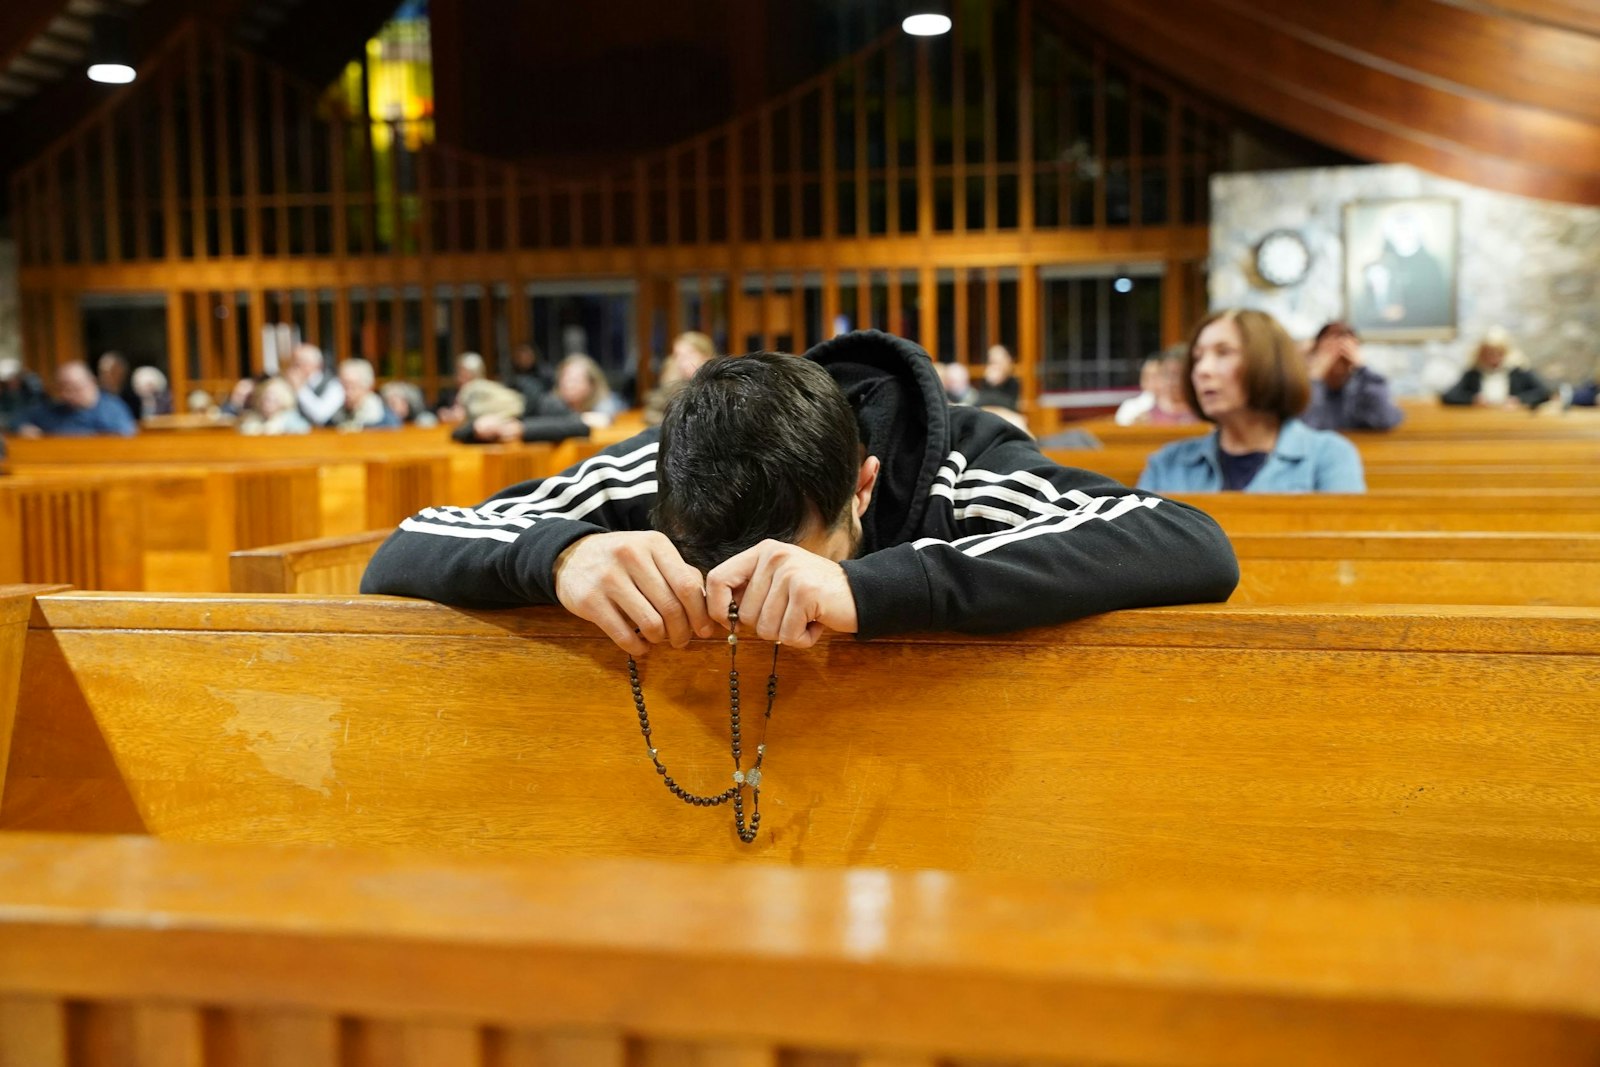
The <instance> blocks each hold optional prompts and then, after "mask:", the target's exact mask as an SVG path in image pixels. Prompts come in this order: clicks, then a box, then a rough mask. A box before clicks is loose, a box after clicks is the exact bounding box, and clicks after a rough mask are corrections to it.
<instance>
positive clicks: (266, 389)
mask: <svg viewBox="0 0 1600 1067" xmlns="http://www.w3.org/2000/svg"><path fill="white" fill-rule="evenodd" d="M239 432H240V433H242V434H250V435H252V436H256V435H260V436H272V435H276V434H286V433H310V432H311V424H310V423H309V422H307V421H306V419H305V416H304V415H301V414H300V409H299V407H298V406H297V405H296V403H295V395H294V387H293V386H291V385H290V384H289V383H288V382H287V381H285V380H284V379H282V378H268V379H267V380H266V381H264V382H262V383H261V384H260V385H258V386H256V388H255V390H254V391H253V392H252V393H251V394H250V407H249V408H248V409H247V410H246V411H245V413H244V414H243V416H241V417H240V419H239Z"/></svg>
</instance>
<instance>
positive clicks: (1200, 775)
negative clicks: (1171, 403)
mask: <svg viewBox="0 0 1600 1067" xmlns="http://www.w3.org/2000/svg"><path fill="white" fill-rule="evenodd" d="M16 626H17V627H18V629H20V627H21V624H20V623H18V624H16ZM27 627H28V628H27V631H26V634H25V636H24V637H23V638H19V639H21V640H23V641H24V642H25V655H24V663H23V665H22V669H21V683H20V693H19V698H18V714H17V719H16V728H15V734H14V740H13V744H12V753H11V760H10V768H9V771H8V774H7V778H6V784H5V792H4V800H3V802H0V824H3V825H4V826H5V827H6V828H10V829H47V830H58V831H93V832H106V833H110V832H127V833H149V834H153V835H156V836H159V837H164V838H181V839H189V840H231V841H246V842H269V843H318V844H352V845H353V844H359V845H363V846H385V847H391V846H392V847H404V848H411V849H425V850H435V851H437V850H447V851H454V852H464V851H521V852H539V853H546V854H558V853H559V854H580V855H591V856H605V855H632V856H643V857H656V858H671V859H686V860H702V861H750V860H768V861H776V862H782V863H790V864H800V865H805V866H829V867H837V866H847V865H871V866H887V867H908V868H941V869H950V870H971V871H1009V872H1016V873H1024V874H1036V875H1043V876H1049V877H1061V878H1074V879H1094V880H1101V881H1112V882H1119V883H1120V882H1126V881H1130V880H1131V881H1141V880H1142V881H1151V882H1164V881H1180V882H1188V883H1193V884H1219V885H1228V886H1233V887H1246V888H1267V889H1281V888H1306V887H1316V888H1320V889H1326V890H1339V891H1343V890H1353V891H1362V892H1365V891H1376V890H1407V891H1416V892H1425V893H1440V894H1453V895H1464V896H1474V897H1531V896H1541V897H1544V898H1547V899H1565V900H1590V901H1600V864H1597V863H1596V862H1595V858H1596V856H1597V855H1600V782H1597V781H1596V778H1595V776H1594V774H1593V773H1592V768H1593V767H1594V766H1596V765H1597V764H1600V701H1597V699H1596V697H1595V694H1596V693H1597V692H1600V612H1596V611H1594V610H1585V609H1553V608H1545V609H1538V608H1528V609H1505V608H1499V609H1494V608H1481V609H1473V608H1450V607H1441V608H1389V609H1377V608H1350V609H1346V610H1344V611H1337V612H1336V611H1333V610H1330V609H1316V608H1309V607H1301V608H1293V607H1290V608H1270V609H1269V608H1244V607H1232V606H1227V607H1224V606H1211V607H1195V608H1180V609H1161V610H1148V611H1139V612H1124V613H1119V614H1115V615H1109V616H1104V617H1100V618H1095V619H1090V620H1085V621H1083V622H1079V623H1075V624H1071V625H1068V626H1063V627H1058V628H1053V629H1046V630H1038V631H1031V632H1027V633H1021V634H1014V635H1008V636H1004V637H961V636H956V635H935V636H928V637H915V638H901V639H891V640H879V641H874V642H870V643H859V642H855V641H851V640H844V639H841V640H830V641H826V642H824V643H823V644H822V645H821V646H819V647H818V648H817V649H814V650H812V651H810V652H807V653H800V652H787V653H784V654H783V655H781V656H780V658H779V676H780V678H779V684H778V700H777V707H776V710H775V712H774V717H773V720H772V726H771V734H770V737H769V738H768V739H767V740H768V742H769V744H770V748H769V753H768V757H767V764H766V771H767V785H766V788H764V790H763V803H762V813H763V823H762V829H761V834H760V836H759V838H758V839H757V841H756V843H755V844H754V845H752V846H745V845H742V844H740V843H739V842H738V841H737V839H736V838H735V836H734V834H733V832H732V827H731V823H732V818H731V816H730V814H729V813H728V812H727V811H725V810H702V809H699V808H692V807H687V806H685V805H684V804H682V803H680V802H679V801H678V800H676V799H675V798H673V797H672V796H670V795H669V794H668V793H667V791H666V790H665V789H663V788H662V787H661V784H660V783H659V781H657V776H656V775H655V774H654V773H653V772H652V770H651V765H650V762H649V760H648V758H647V757H646V754H645V750H644V749H645V746H644V743H643V741H642V739H641V738H640V736H639V733H638V726H637V722H636V716H635V714H634V709H633V706H632V703H631V700H630V697H629V691H628V683H627V674H626V671H625V667H624V657H623V656H622V655H621V654H620V653H619V652H618V651H617V650H616V649H615V647H614V646H612V645H611V644H610V642H609V641H607V640H606V639H604V638H603V637H602V636H601V635H600V634H599V633H598V632H597V631H595V630H594V629H593V628H592V627H590V626H589V625H588V624H586V623H582V622H581V621H579V620H575V619H573V618H571V617H569V616H567V615H566V614H565V613H564V612H562V611H560V610H559V609H554V608H546V609H524V610H519V611H506V612H484V613H473V612H462V611H455V610H452V609H448V608H444V607H441V606H438V605H434V604H427V603H422V602H415V601H405V600H398V599H392V598H340V599H327V600H319V599H316V598H304V597H173V596H156V595H146V596H114V595H109V594H60V595H48V596H43V597H40V598H39V599H38V601H37V605H36V608H35V610H34V611H33V613H32V615H31V616H30V621H29V622H28V624H27ZM763 653H764V650H763V649H762V648H761V647H760V646H759V645H758V644H756V643H754V642H747V643H746V645H745V650H744V654H743V656H742V657H741V666H742V669H743V673H744V689H745V693H746V701H745V711H746V722H747V732H746V735H745V737H746V745H747V746H748V747H753V745H754V744H755V743H756V742H758V741H759V740H760V738H759V737H757V736H754V735H756V734H758V733H759V730H760V727H759V725H758V715H757V712H758V710H759V704H758V697H757V696H756V694H759V693H760V691H761V689H762V688H763V686H762V682H763V680H764V679H763V675H764V674H765V673H766V668H765V664H766V660H765V656H764V654H763ZM726 663H727V645H726V644H725V643H724V642H722V641H700V642H695V643H694V644H693V645H692V646H691V647H690V648H689V649H687V650H684V651H681V652H674V651H671V650H667V649H659V650H657V651H656V653H654V654H653V655H652V656H651V657H649V658H648V659H647V660H646V661H645V662H644V663H643V665H642V669H641V675H642V680H643V684H644V690H645V693H646V697H647V700H648V701H649V706H650V710H651V714H652V721H653V724H654V727H655V737H654V741H655V744H656V745H657V747H658V748H660V749H661V751H662V754H663V755H662V758H663V760H664V762H665V763H666V764H667V766H668V767H669V768H670V769H671V772H672V773H673V774H674V775H675V776H677V778H678V779H679V780H680V781H681V782H683V783H684V784H685V785H686V786H688V787H689V788H692V789H696V790H701V791H717V790H720V789H721V788H723V787H724V786H725V785H726V784H727V783H728V781H729V774H730V771H731V766H730V760H729V758H728V754H727V745H728V732H727V729H728V728H727V687H726ZM886 678H894V679H896V680H897V681H896V684H894V685H885V684H884V679H886ZM1530 692H1536V693H1537V695H1538V699H1536V700H1535V699H1531V698H1530V697H1529V694H1530ZM1240 694H1247V696H1242V695H1240ZM747 750H748V749H747Z"/></svg>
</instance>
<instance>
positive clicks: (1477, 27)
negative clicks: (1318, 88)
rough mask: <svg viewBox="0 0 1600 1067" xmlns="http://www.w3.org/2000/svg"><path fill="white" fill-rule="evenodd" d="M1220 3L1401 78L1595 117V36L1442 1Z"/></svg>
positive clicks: (1598, 45) (1598, 108)
mask: <svg viewBox="0 0 1600 1067" xmlns="http://www.w3.org/2000/svg"><path fill="white" fill-rule="evenodd" d="M1224 2H1225V6H1227V7H1229V8H1231V9H1232V10H1233V11H1235V12H1236V13H1238V14H1240V15H1244V16H1246V17H1249V18H1252V19H1254V20H1255V21H1257V22H1261V23H1263V24H1265V25H1269V26H1271V27H1273V28H1274V29H1277V30H1279V31H1280V32H1283V33H1286V34H1288V35H1290V36H1293V37H1295V38H1296V39H1298V40H1300V41H1301V42H1302V43H1304V44H1307V45H1311V46H1313V47H1319V48H1323V49H1325V50H1328V51H1332V52H1334V53H1335V54H1339V55H1343V56H1344V57H1345V58H1347V59H1350V60H1352V61H1354V62H1358V63H1362V64H1363V65H1365V66H1370V67H1374V68H1377V69H1380V70H1384V71H1387V72H1389V73H1392V74H1395V75H1396V76H1398V77H1402V78H1407V79H1409V80H1412V81H1417V82H1419V83H1421V84H1425V85H1428V84H1431V85H1434V86H1435V87H1436V88H1442V89H1445V90H1446V91H1450V92H1456V93H1459V94H1462V95H1467V96H1480V97H1483V98H1486V99H1490V100H1494V101H1498V102H1503V103H1509V104H1516V105H1519V106H1523V107H1529V108H1538V109H1541V110H1544V111H1549V112H1551V113H1553V114H1558V115H1565V116H1567V117H1569V118H1574V119H1577V120H1578V121H1581V122H1588V123H1600V88H1597V83H1596V78H1597V73H1596V72H1600V37H1592V36H1589V35H1587V34H1582V33H1575V32H1573V31H1571V30H1562V29H1556V28H1553V27H1551V26H1546V25H1539V24H1536V23H1531V22H1524V21H1521V20H1518V19H1508V18H1503V17H1500V16H1496V15H1490V14H1485V13H1483V12H1480V11H1475V10H1471V9H1468V8H1461V7H1456V6H1453V5H1451V4H1449V3H1446V2H1444V0H1407V2H1405V3H1395V2H1393V0H1341V2H1340V3H1339V4H1337V5H1330V4H1328V3H1327V2H1326V0H1273V3H1272V5H1271V6H1270V7H1267V6H1266V5H1263V4H1261V3H1258V2H1256V0H1224Z"/></svg>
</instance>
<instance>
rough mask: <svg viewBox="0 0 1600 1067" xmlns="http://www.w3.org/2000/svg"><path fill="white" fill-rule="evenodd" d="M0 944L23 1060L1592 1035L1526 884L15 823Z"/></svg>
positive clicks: (1517, 1049) (1579, 932) (963, 1054)
mask: <svg viewBox="0 0 1600 1067" xmlns="http://www.w3.org/2000/svg"><path fill="white" fill-rule="evenodd" d="M0 943H3V944H4V945H5V946H6V947H5V951H4V952H0V1062H4V1063H7V1064H12V1063H17V1064H24V1063H25V1064H29V1065H30V1067H32V1065H47V1064H65V1063H67V1062H69V1056H68V1052H69V1050H70V1051H71V1053H72V1055H71V1057H70V1062H72V1063H74V1064H76V1065H79V1067H120V1065H122V1064H126V1063H163V1064H167V1063H173V1064H199V1063H208V1064H209V1063H230V1064H232V1063H238V1064H252V1065H259V1067H308V1065H333V1064H342V1065H347V1067H357V1065H367V1064H380V1063H381V1064H393V1065H408V1064H417V1065H424V1064H425V1065H428V1067H454V1065H461V1067H480V1065H481V1067H519V1065H520V1067H531V1065H533V1064H546V1065H554V1067H600V1065H608V1064H609V1065H613V1067H614V1065H618V1064H623V1063H639V1064H646V1065H652V1064H654V1065H662V1064H668V1063H673V1064H711V1065H723V1067H730V1065H740V1067H779V1065H780V1064H822V1063H827V1064H833V1065H838V1067H857V1065H860V1067H871V1065H872V1064H886V1063H893V1064H899V1065H902V1067H916V1065H929V1064H934V1063H947V1064H954V1065H976V1064H985V1065H990V1067H1001V1065H1004V1067H1023V1065H1024V1064H1036V1065H1037V1064H1051V1065H1056V1064H1059V1065H1061V1067H1069V1065H1080V1064H1086V1063H1095V1064H1108V1065H1113V1064H1114V1065H1134V1067H1155V1065H1169V1067H1198V1065H1200V1064H1271V1063H1295V1064H1306V1065H1310V1067H1325V1065H1332V1064H1352V1063H1409V1064H1417V1065H1443V1064H1451V1065H1454V1067H1461V1065H1470V1067H1489V1065H1494V1067H1499V1065H1502V1064H1512V1063H1514V1064H1541V1065H1558V1067H1565V1065H1573V1067H1577V1065H1580V1064H1592V1063H1594V1062H1595V1060H1596V1058H1597V1057H1600V993H1597V988H1600V987H1597V985H1596V983H1595V982H1594V975H1595V974H1596V973H1597V972H1600V915H1597V913H1596V910H1595V909H1593V908H1584V907H1570V906H1568V907H1561V906H1553V905H1550V904H1541V905H1531V904H1506V903H1498V904H1485V903H1481V902H1480V903H1465V902H1459V901H1438V900H1427V901H1418V900H1410V899H1374V900H1366V899H1354V900H1347V899H1338V898H1325V897H1304V896H1294V897H1278V896H1263V895H1238V894H1219V893H1198V892H1195V891H1193V890H1191V889H1182V890H1173V889H1168V888H1127V889H1115V890H1113V889H1102V888H1093V887H1084V886H1081V885H1071V884H1063V883H1060V882H1054V881H1052V882H1033V881H1019V880H1014V879H1008V880H1000V879H993V878H979V877H974V876H961V875H951V874H946V873H940V872H931V871H930V872H919V873H914V874H895V873H890V872H884V871H875V870H847V871H803V870H782V869H777V868H761V869H754V870H738V869H731V868H700V869H695V868H687V867H682V866H673V865H667V864H651V863H641V862H617V861H610V862H595V861H587V862H577V861H572V860H546V861H543V862H540V863H538V864H529V863H507V862H494V861H487V860H483V859H476V860H470V861H469V860H462V859H458V860H455V861H443V860H418V859H400V858H395V857H393V856H381V855H368V854H360V853H342V852H338V851H331V850H317V851H307V852H301V851H294V850H276V849H260V848H255V849H248V848H239V847H231V848H222V847H216V846H212V847H197V846H183V845H176V844H171V843H158V842H150V841H139V840H132V839H126V838H109V839H104V840H98V841H96V840H92V839H81V838H59V837H53V836H48V835H20V836H19V835H12V836H10V837H9V838H7V839H5V840H0ZM730 985H733V986H735V987H736V988H737V995H731V994H730Z"/></svg>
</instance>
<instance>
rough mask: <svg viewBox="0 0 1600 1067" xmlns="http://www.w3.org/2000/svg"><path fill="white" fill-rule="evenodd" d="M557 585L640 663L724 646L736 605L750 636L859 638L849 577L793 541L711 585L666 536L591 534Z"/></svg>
mask: <svg viewBox="0 0 1600 1067" xmlns="http://www.w3.org/2000/svg"><path fill="white" fill-rule="evenodd" d="M555 585H556V598H557V599H558V600H560V601H561V606H562V607H564V608H566V609H567V610H568V611H570V612H571V613H572V614H574V615H576V616H578V617H579V618H581V619H587V620H588V621H590V622H592V623H594V624H595V625H596V626H598V627H600V629H601V630H602V631H604V632H605V635H606V636H607V637H609V638H611V640H612V641H613V642H615V643H616V645H617V647H618V648H620V649H622V650H623V651H624V652H627V653H628V654H629V655H631V656H642V655H644V654H645V653H646V652H648V651H649V650H650V646H651V645H654V644H662V643H669V644H671V645H672V647H674V648H683V647H684V646H685V645H687V644H688V643H689V641H690V639H691V638H693V637H696V636H699V637H714V636H716V635H717V633H718V627H719V626H720V627H721V628H722V629H723V630H726V629H727V628H728V625H729V624H728V606H729V604H732V603H737V604H738V606H739V621H740V623H741V624H742V628H743V631H744V632H745V633H746V634H749V633H751V632H754V634H755V636H756V637H758V638H760V639H761V640H763V641H776V642H779V643H781V644H784V645H789V646H791V647H794V648H810V647H811V646H812V645H814V644H816V643H817V639H818V638H820V637H821V636H822V634H823V633H824V632H825V631H828V630H832V631H834V632H836V633H855V632H856V628H857V622H856V602H855V596H854V594H852V593H851V591H850V582H849V580H848V579H847V578H846V577H845V573H844V568H843V567H841V566H839V564H837V563H835V562H833V561H832V560H830V559H826V558H824V557H822V556H819V555H816V554H815V553H813V552H808V551H807V550H805V549H803V548H800V547H799V546H797V545H791V544H788V543H786V542H783V541H772V540H767V541H762V542H761V543H760V544H758V545H755V546H754V547H752V548H749V549H746V550H745V551H743V552H741V553H739V554H738V555H737V556H733V557H732V558H730V559H728V560H726V561H725V562H723V563H722V564H720V565H718V566H717V567H715V568H713V569H712V570H711V571H710V572H709V573H708V574H705V575H703V576H702V575H701V573H700V572H699V571H698V570H696V569H695V568H694V567H691V566H690V565H689V564H688V563H686V562H685V561H684V559H683V557H682V556H680V555H679V554H678V550H677V548H676V547H674V546H673V544H672V542H671V541H670V540H668V539H667V537H666V535H665V534H660V533H653V532H622V533H601V534H590V535H589V536H587V537H584V538H582V539H580V540H578V541H574V542H573V543H572V544H571V545H569V546H568V547H567V549H566V550H565V551H563V552H562V553H561V555H560V557H558V558H557V560H556V566H555Z"/></svg>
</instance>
